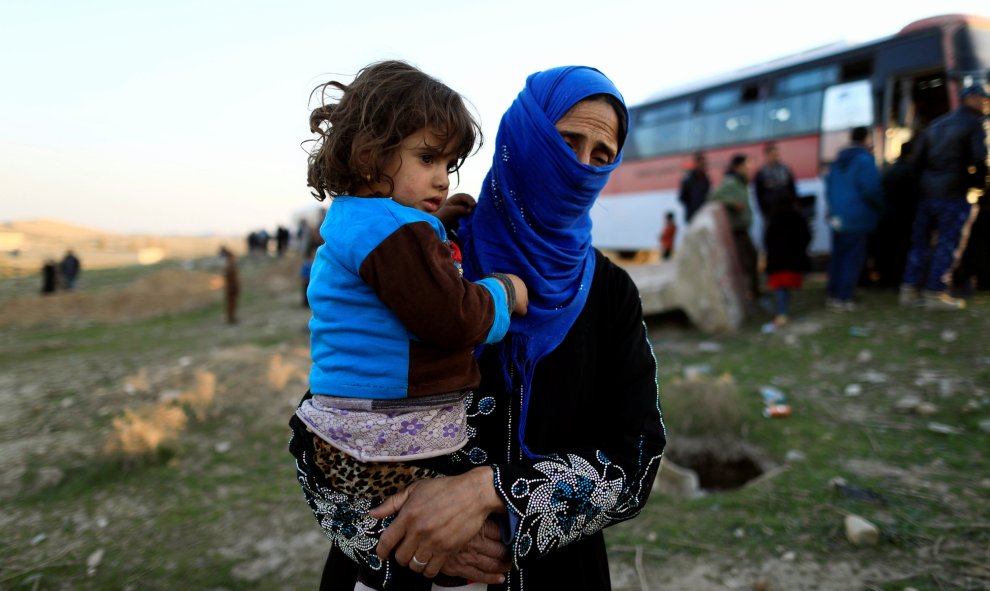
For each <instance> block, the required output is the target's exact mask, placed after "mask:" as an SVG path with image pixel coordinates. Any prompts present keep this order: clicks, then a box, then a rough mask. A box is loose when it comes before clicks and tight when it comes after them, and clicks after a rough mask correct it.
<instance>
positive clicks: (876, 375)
mask: <svg viewBox="0 0 990 591" xmlns="http://www.w3.org/2000/svg"><path fill="white" fill-rule="evenodd" d="M863 381H864V382H868V383H870V384H886V383H887V374H885V373H882V372H879V371H874V370H872V369H871V370H870V371H868V372H866V373H864V374H863Z"/></svg>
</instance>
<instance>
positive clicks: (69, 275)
mask: <svg viewBox="0 0 990 591" xmlns="http://www.w3.org/2000/svg"><path fill="white" fill-rule="evenodd" d="M59 271H60V272H61V274H62V282H63V286H64V287H65V289H66V290H68V291H72V290H73V289H75V288H76V281H78V280H79V272H80V271H82V265H81V264H80V263H79V258H78V257H77V256H76V255H75V253H73V252H72V251H71V250H68V251H66V253H65V256H64V257H62V262H61V263H59Z"/></svg>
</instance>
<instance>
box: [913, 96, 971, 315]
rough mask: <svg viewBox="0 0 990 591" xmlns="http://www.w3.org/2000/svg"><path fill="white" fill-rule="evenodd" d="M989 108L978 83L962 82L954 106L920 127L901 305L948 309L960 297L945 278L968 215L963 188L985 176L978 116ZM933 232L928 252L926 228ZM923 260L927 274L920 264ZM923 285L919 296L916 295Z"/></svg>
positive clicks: (953, 262) (961, 303)
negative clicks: (917, 191) (917, 192)
mask: <svg viewBox="0 0 990 591" xmlns="http://www.w3.org/2000/svg"><path fill="white" fill-rule="evenodd" d="M988 112H990V93H988V92H987V90H986V89H985V88H984V87H983V86H982V85H973V86H967V87H966V88H964V89H963V90H962V92H961V93H960V105H959V107H958V108H957V109H956V110H954V111H952V112H951V113H948V114H946V115H943V116H941V117H939V118H938V119H936V120H935V121H932V123H931V125H929V126H928V128H927V129H926V130H925V131H924V132H922V134H921V138H920V140H919V145H918V149H917V150H916V156H915V159H914V163H915V168H916V169H917V170H918V172H919V174H920V181H921V183H920V184H921V201H920V202H919V203H918V213H917V214H916V215H915V218H914V227H913V228H912V232H911V251H910V253H908V262H907V269H906V270H905V272H904V283H903V284H902V285H901V297H900V302H901V304H902V305H914V304H916V303H919V302H920V303H923V304H924V306H925V307H926V308H929V309H943V310H953V309H960V308H964V307H965V306H966V302H965V300H961V299H957V298H953V297H951V296H950V295H949V291H948V290H949V286H948V283H947V280H948V279H949V278H950V277H951V275H952V271H953V267H954V266H955V265H956V262H957V259H958V256H957V255H956V252H957V250H961V249H959V246H960V243H959V239H960V236H963V235H965V233H964V232H963V228H964V226H965V225H966V223H967V220H968V219H969V218H970V211H971V210H972V205H971V204H970V202H969V201H968V199H967V193H968V191H969V190H970V189H972V188H982V187H983V185H984V183H985V180H986V175H987V163H986V160H987V144H986V132H985V131H984V129H983V117H984V116H985V115H986V114H987V113H988ZM932 228H935V229H937V231H938V240H937V242H936V244H935V248H934V251H933V250H932V247H931V242H930V240H931V229H932ZM926 261H928V264H929V268H928V274H927V276H924V274H923V271H924V265H925V262H926ZM919 289H922V290H924V298H923V299H921V298H920V297H919V296H920V294H919Z"/></svg>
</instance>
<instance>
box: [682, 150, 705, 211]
mask: <svg viewBox="0 0 990 591" xmlns="http://www.w3.org/2000/svg"><path fill="white" fill-rule="evenodd" d="M706 168H707V164H706V163H705V155H704V154H702V153H701V152H698V153H697V154H695V155H694V168H692V169H691V170H689V171H688V172H687V173H686V174H685V175H684V178H683V179H681V192H680V195H679V199H680V201H681V205H683V206H684V219H685V221H686V222H690V221H691V218H693V217H694V214H695V213H696V212H697V211H698V210H699V209H701V206H702V205H704V204H705V201H706V200H707V199H708V191H710V190H711V188H712V183H711V181H709V180H708V172H707V171H706Z"/></svg>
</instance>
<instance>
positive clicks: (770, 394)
mask: <svg viewBox="0 0 990 591" xmlns="http://www.w3.org/2000/svg"><path fill="white" fill-rule="evenodd" d="M760 396H762V397H763V402H764V403H765V404H776V403H778V402H783V401H784V400H786V397H785V396H784V393H783V392H782V391H780V389H778V388H774V387H773V386H762V387H761V388H760Z"/></svg>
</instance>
